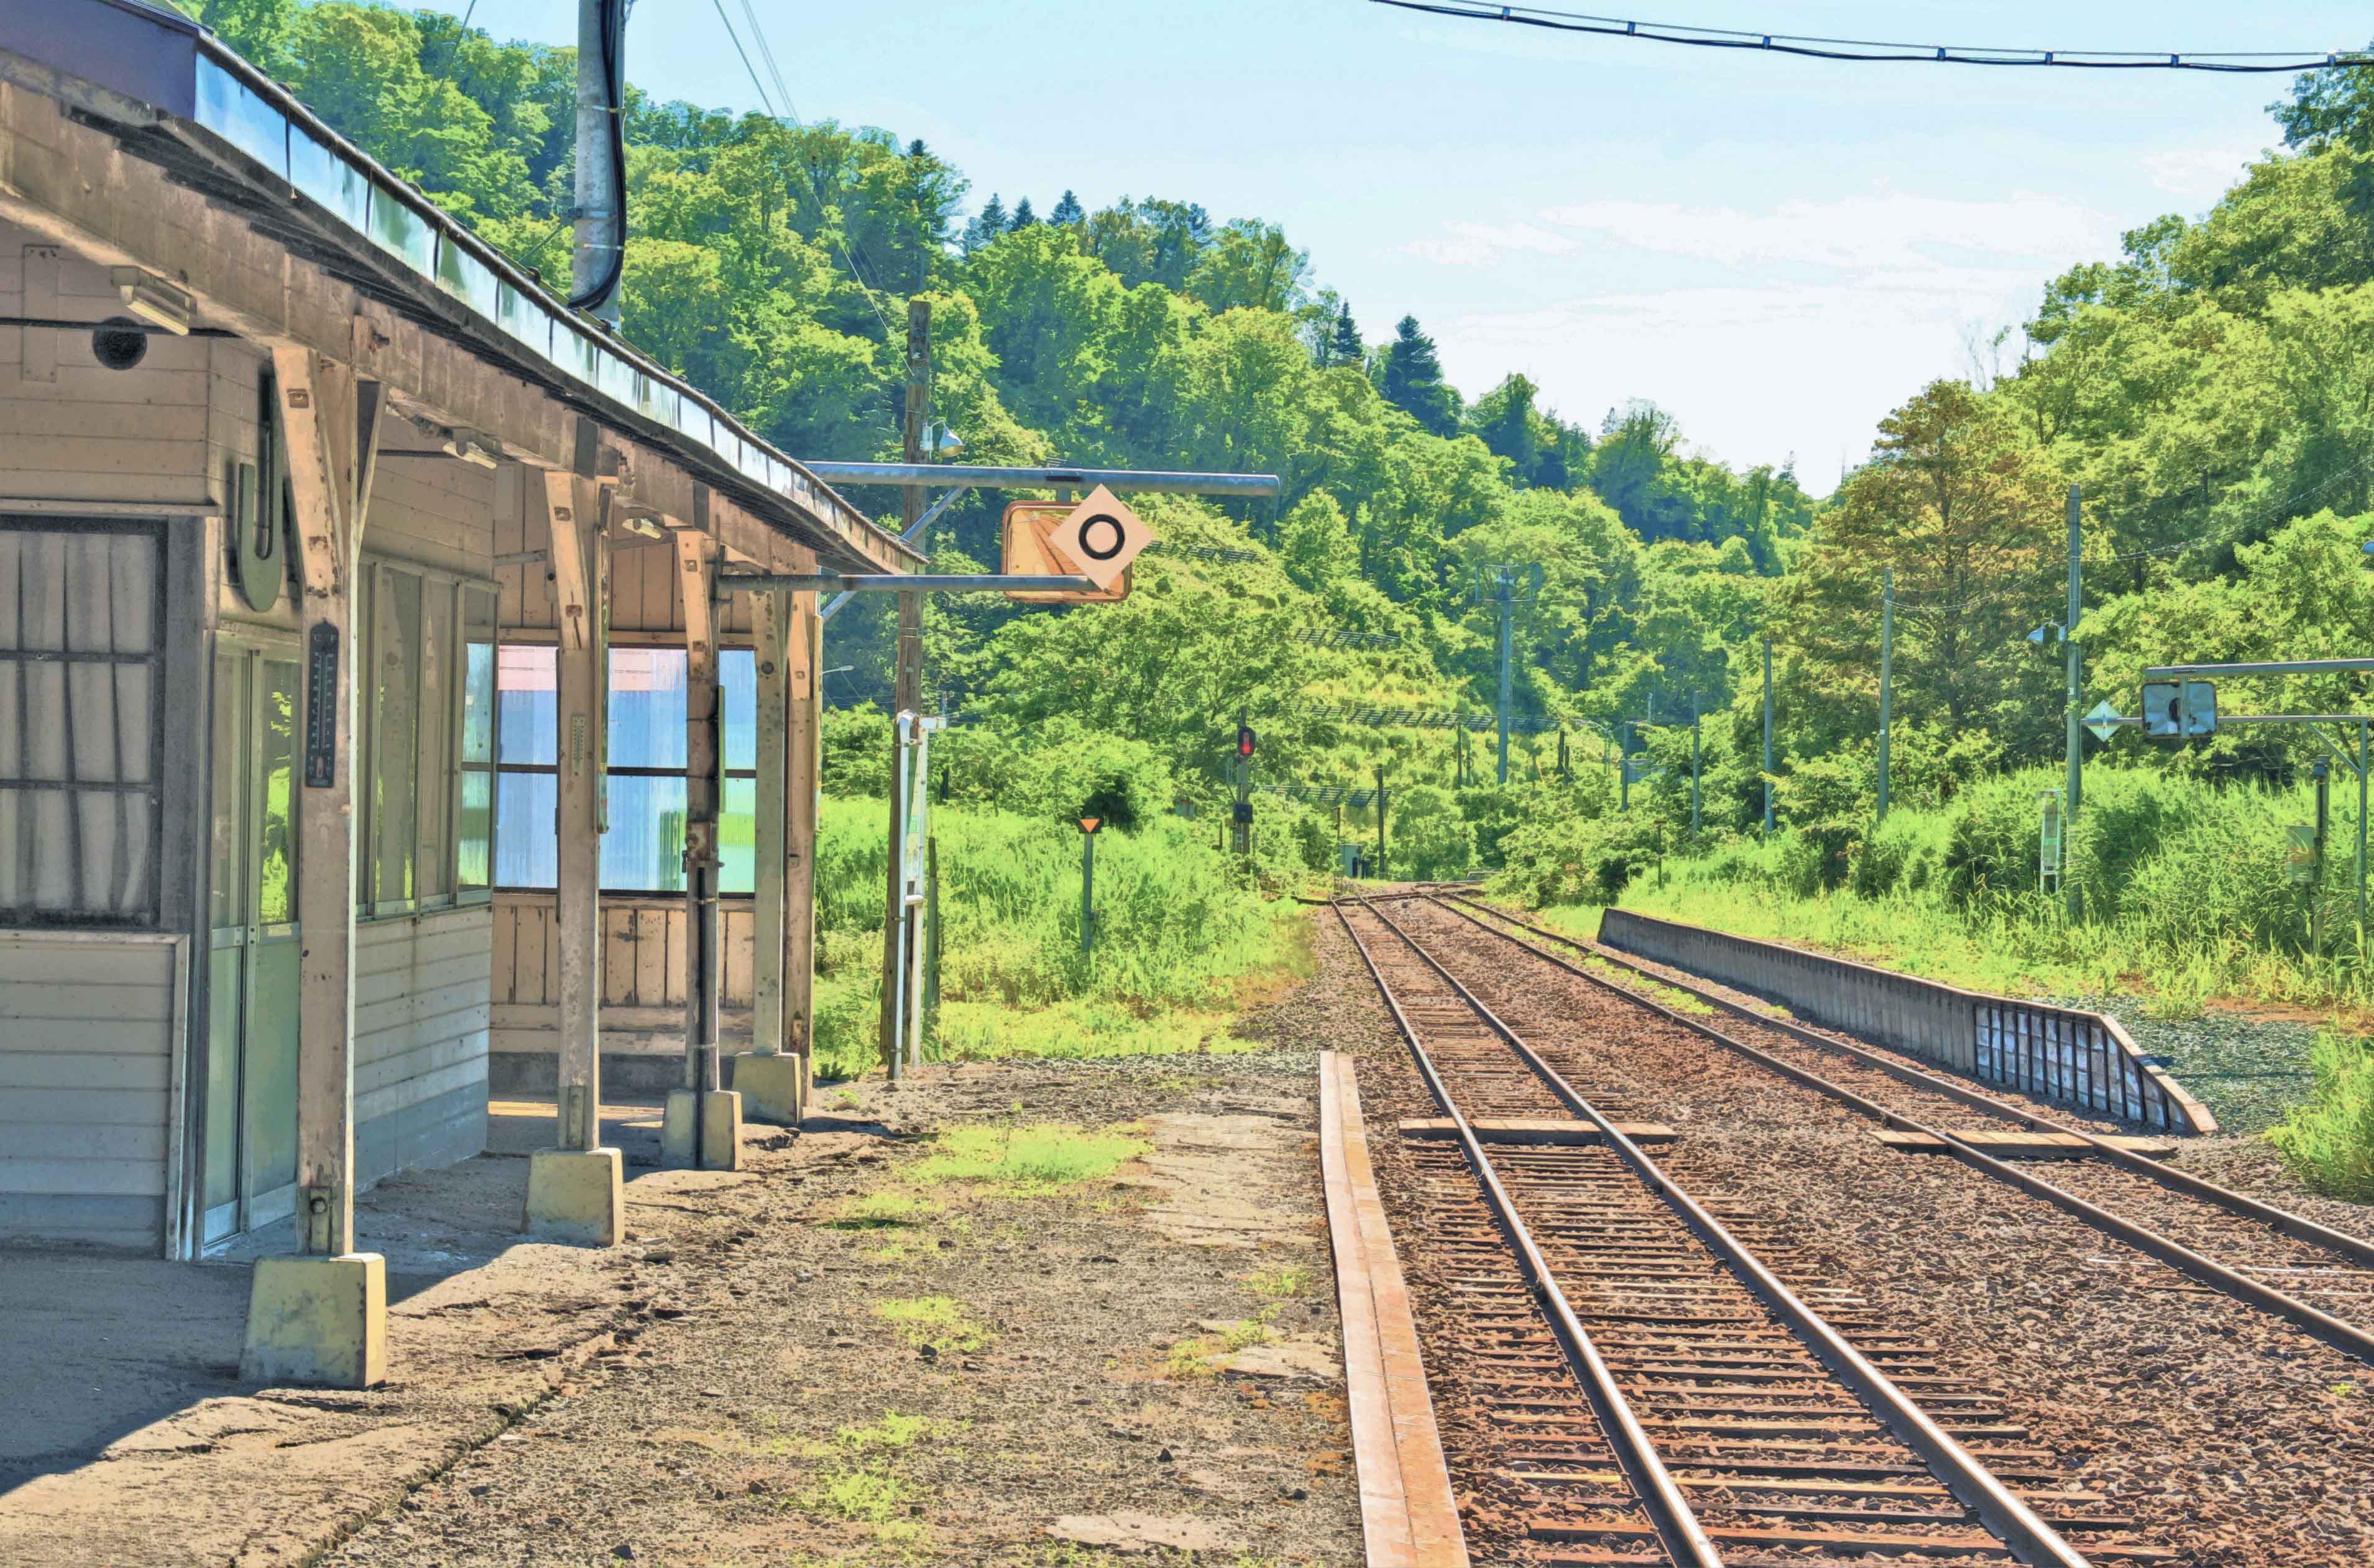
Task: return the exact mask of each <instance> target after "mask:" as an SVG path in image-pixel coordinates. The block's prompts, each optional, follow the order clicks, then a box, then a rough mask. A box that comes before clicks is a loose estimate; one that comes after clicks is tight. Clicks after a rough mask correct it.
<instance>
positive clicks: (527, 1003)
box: [494, 893, 756, 1055]
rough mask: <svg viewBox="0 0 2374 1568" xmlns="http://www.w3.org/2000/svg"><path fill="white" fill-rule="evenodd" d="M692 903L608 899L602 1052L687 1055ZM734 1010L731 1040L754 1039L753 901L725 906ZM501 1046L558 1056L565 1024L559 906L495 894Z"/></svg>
mask: <svg viewBox="0 0 2374 1568" xmlns="http://www.w3.org/2000/svg"><path fill="white" fill-rule="evenodd" d="M685 921H686V914H685V907H684V900H683V899H682V898H680V897H674V896H670V895H658V894H654V895H632V896H630V895H616V896H610V895H605V897H604V898H603V900H602V1046H603V1048H604V1049H605V1050H609V1051H620V1052H628V1053H633V1054H638V1055H668V1054H676V1053H681V1052H682V1051H683V1049H684V942H685V929H686V926H685ZM724 923H725V974H724V992H725V1008H724V1012H723V1027H722V1028H721V1029H720V1031H719V1034H720V1036H721V1043H722V1044H724V1045H728V1046H734V1045H743V1046H746V1045H747V1044H748V1043H749V1040H750V966H751V962H752V955H753V952H754V941H753V939H754V937H755V934H756V927H755V923H754V919H753V917H752V915H751V912H750V907H749V906H748V905H747V904H739V905H737V904H734V903H728V904H727V905H726V907H725V917H724ZM494 946H495V990H494V999H495V1007H494V1021H495V1031H494V1048H495V1049H496V1050H498V1051H550V1050H552V1049H554V1048H555V1045H556V1041H555V1035H556V1032H557V1031H558V1029H559V1027H560V942H559V938H558V934H557V932H556V930H555V927H554V921H553V905H552V900H551V899H549V898H546V897H541V896H539V895H535V894H516V893H499V894H497V895H495V930H494Z"/></svg>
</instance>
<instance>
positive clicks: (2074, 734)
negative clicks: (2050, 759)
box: [2061, 485, 2086, 816]
mask: <svg viewBox="0 0 2374 1568" xmlns="http://www.w3.org/2000/svg"><path fill="white" fill-rule="evenodd" d="M2084 528H2085V521H2084V512H2083V497H2080V495H2079V494H2078V489H2077V486H2074V485H2072V486H2069V624H2068V626H2067V629H2065V630H2064V631H2063V633H2062V634H2061V643H2062V649H2063V653H2064V654H2065V655H2066V656H2067V662H2068V666H2069V713H2068V727H2069V779H2068V786H2067V788H2068V792H2069V814H2070V815H2071V816H2075V815H2076V814H2077V805H2078V800H2077V796H2078V789H2079V786H2080V783H2081V782H2082V775H2083V773H2084V770H2085V769H2084V765H2085V760H2086V753H2085V750H2084V747H2083V745H2082V743H2081V740H2080V737H2082V736H2083V735H2084V733H2085V720H2084V716H2083V715H2081V714H2080V713H2079V712H2078V711H2077V704H2078V702H2079V701H2080V700H2081V698H2080V695H2079V694H2080V691H2081V689H2082V687H2081V682H2082V678H2083V675H2084V671H2085V663H2084V655H2083V653H2082V652H2081V650H2080V649H2078V646H2077V618H2078V617H2079V616H2080V615H2083V614H2085V613H2086V597H2085V591H2084V588H2083V586H2082V584H2081V583H2080V581H2079V578H2078V573H2079V572H2080V571H2081V570H2082V569H2083V564H2082V562H2081V561H2080V559H2079V555H2078V549H2079V544H2080V543H2081V536H2082V534H2083V532H2084Z"/></svg>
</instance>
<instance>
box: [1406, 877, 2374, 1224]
mask: <svg viewBox="0 0 2374 1568" xmlns="http://www.w3.org/2000/svg"><path fill="white" fill-rule="evenodd" d="M1427 896H1428V898H1430V899H1432V900H1433V901H1434V902H1435V903H1437V904H1440V905H1441V906H1442V907H1444V908H1446V909H1450V910H1451V913H1452V914H1454V915H1460V916H1462V917H1463V918H1464V919H1470V920H1475V923H1476V924H1478V925H1481V926H1483V927H1484V929H1485V930H1492V928H1491V927H1490V926H1489V925H1487V924H1485V922H1484V921H1482V920H1479V919H1476V917H1475V916H1474V915H1473V914H1469V913H1468V912H1467V911H1466V910H1463V909H1460V908H1457V907H1454V903H1453V901H1456V903H1458V904H1468V905H1473V906H1474V907H1476V908H1478V909H1481V910H1482V911H1484V913H1485V914H1487V915H1489V916H1491V917H1492V918H1493V919H1496V920H1505V921H1507V922H1508V923H1509V924H1510V925H1512V926H1517V927H1520V928H1522V929H1523V930H1529V931H1531V932H1533V933H1534V935H1535V936H1540V937H1546V938H1548V939H1549V940H1550V941H1552V942H1564V943H1565V944H1567V945H1568V946H1569V947H1572V948H1576V949H1578V950H1580V951H1582V952H1585V953H1589V954H1592V955H1593V956H1595V957H1597V958H1599V959H1600V960H1601V961H1603V962H1604V963H1608V964H1613V965H1616V967H1618V968H1620V969H1628V970H1630V971H1631V972H1632V973H1634V974H1636V975H1639V977H1642V978H1643V979H1647V980H1652V981H1654V982H1655V983H1657V984H1658V985H1661V986H1671V987H1673V988H1674V989H1675V990H1678V991H1685V992H1687V993H1688V994H1689V995H1691V996H1694V997H1697V998H1698V1000H1701V1001H1704V1002H1707V1003H1710V1005H1712V1006H1714V1007H1717V1008H1720V1009H1722V1011H1723V1012H1728V1013H1730V1014H1732V1015H1733V1017H1737V1018H1743V1019H1745V1020H1746V1021H1748V1022H1749V1023H1752V1024H1762V1025H1763V1026H1764V1027H1765V1028H1768V1029H1774V1030H1778V1031H1779V1032H1780V1033H1781V1034H1783V1035H1786V1036H1789V1037H1790V1038H1792V1039H1793V1040H1801V1041H1803V1042H1804V1043H1805V1044H1806V1045H1809V1046H1813V1047H1817V1048H1819V1049H1822V1050H1827V1051H1832V1052H1835V1053H1837V1054H1838V1055H1840V1056H1843V1057H1846V1058H1848V1059H1851V1060H1853V1061H1857V1062H1860V1063H1862V1064H1863V1066H1865V1067H1874V1068H1877V1069H1878V1070H1880V1071H1883V1072H1885V1073H1886V1074H1887V1075H1888V1076H1889V1077H1891V1078H1894V1079H1896V1080H1897V1081H1898V1082H1901V1083H1907V1084H1910V1085H1912V1086H1913V1087H1915V1088H1922V1089H1933V1090H1935V1091H1936V1092H1937V1093H1939V1094H1945V1095H1949V1096H1951V1097H1952V1098H1954V1099H1957V1100H1959V1101H1960V1102H1961V1103H1962V1104H1964V1105H1966V1106H1970V1107H1971V1108H1973V1109H1975V1110H1982V1111H1989V1112H1992V1113H1993V1114H1994V1115H1996V1116H2001V1117H2008V1118H2010V1119H2011V1120H2013V1121H2016V1122H2019V1123H2020V1124H2022V1125H2023V1126H2025V1127H2027V1128H2028V1129H2031V1130H2033V1131H2038V1132H2063V1133H2067V1134H2069V1135H2071V1136H2072V1137H2075V1138H2079V1139H2083V1140H2084V1141H2085V1142H2086V1146H2087V1147H2088V1148H2089V1149H2091V1150H2092V1151H2093V1153H2096V1154H2097V1155H2099V1156H2100V1157H2101V1158H2103V1159H2105V1160H2107V1161H2109V1162H2110V1164H2114V1165H2117V1166H2118V1167H2119V1168H2120V1169H2121V1170H2123V1171H2126V1172H2127V1173H2128V1174H2130V1175H2132V1176H2145V1177H2148V1178H2149V1179H2151V1180H2152V1181H2155V1182H2157V1183H2158V1184H2159V1185H2160V1186H2162V1187H2165V1188H2168V1190H2169V1191H2171V1192H2179V1193H2182V1194H2183V1195H2184V1196H2185V1197H2187V1198H2197V1199H2201V1200H2202V1201H2203V1202H2204V1203H2209V1204H2213V1205H2215V1207H2217V1208H2220V1209H2224V1210H2226V1211H2228V1212H2229V1213H2233V1214H2237V1215H2239V1216H2240V1217H2241V1218H2243V1219H2246V1220H2255V1221H2257V1222H2258V1223H2261V1224H2262V1225H2266V1226H2267V1227H2269V1228H2270V1229H2272V1230H2274V1232H2275V1233H2276V1234H2277V1235H2285V1236H2289V1237H2290V1238H2291V1239H2292V1240H2294V1241H2304V1242H2307V1243H2308V1244H2309V1245H2310V1246H2321V1247H2323V1248H2324V1249H2325V1250H2326V1251H2328V1252H2332V1253H2335V1254H2338V1255H2339V1256H2341V1257H2343V1258H2347V1259H2348V1260H2349V1261H2351V1262H2352V1263H2356V1264H2359V1265H2362V1266H2364V1267H2367V1268H2369V1269H2374V1242H2369V1241H2367V1240H2365V1239H2363V1238H2361V1237H2358V1236H2354V1235H2349V1234H2348V1233H2347V1232H2346V1231H2336V1230H2334V1229H2333V1228H2332V1227H2331V1226H2330V1225H2321V1224H2319V1223H2316V1222H2315V1221H2314V1220H2311V1219H2309V1218H2308V1217H2307V1216H2305V1215H2302V1214H2295V1213H2293V1212H2292V1211H2290V1210H2288V1209H2278V1208H2276V1207H2275V1206H2274V1204H2272V1203H2268V1202H2265V1201H2262V1199H2256V1198H2252V1197H2251V1195H2250V1194H2248V1193H2244V1192H2236V1191H2235V1190H2234V1189H2233V1188H2227V1187H2220V1186H2218V1185H2217V1184H2216V1183H2215V1182H2214V1181H2209V1180H2206V1179H2204V1178H2203V1177H2201V1176H2194V1175H2193V1174H2192V1172H2191V1171H2180V1170H2177V1169H2174V1168H2172V1167H2170V1166H2168V1165H2166V1164H2161V1163H2160V1162H2159V1161H2157V1160H2154V1159H2148V1158H2146V1157H2145V1156H2144V1155H2142V1154H2138V1153H2135V1152H2134V1151H2133V1150H2132V1149H2121V1147H2119V1146H2118V1145H2117V1144H2115V1143H2113V1142H2111V1141H2109V1140H2108V1139H2106V1138H2104V1137H2102V1136H2101V1135H2100V1134H2098V1133H2097V1132H2095V1131H2093V1130H2092V1129H2090V1128H2085V1127H2073V1126H2070V1125H2069V1124H2067V1123H2065V1122H2060V1121H2055V1120H2054V1119H2052V1118H2051V1117H2047V1116H2044V1115H2041V1114H2039V1112H2038V1111H2036V1110H2035V1109H2034V1108H2033V1107H2031V1106H2016V1105H2013V1104H2012V1103H2011V1102H2010V1101H2008V1100H1999V1099H1997V1098H1995V1097H1994V1096H1993V1095H1992V1094H1988V1093H1986V1092H1985V1091H1984V1090H1981V1089H1974V1088H1972V1087H1971V1086H1970V1085H1969V1084H1967V1083H1959V1082H1955V1081H1954V1080H1953V1079H1950V1078H1945V1077H1941V1076H1939V1075H1938V1074H1936V1073H1933V1072H1924V1071H1922V1070H1921V1069H1919V1068H1917V1067H1910V1066H1907V1065H1906V1064H1905V1063H1903V1062H1900V1061H1891V1060H1890V1059H1887V1058H1886V1057H1884V1056H1880V1055H1878V1054H1877V1053H1875V1052H1873V1051H1868V1050H1865V1049H1863V1047H1860V1046H1856V1045H1853V1044H1851V1043H1850V1042H1848V1041H1845V1040H1835V1039H1831V1038H1829V1037H1828V1036H1825V1035H1820V1034H1816V1032H1815V1031H1813V1030H1811V1029H1808V1028H1806V1027H1805V1026H1804V1024H1798V1023H1795V1022H1793V1021H1792V1020H1790V1019H1785V1018H1772V1017H1768V1016H1767V1015H1765V1014H1764V1013H1761V1012H1757V1011H1756V1010H1755V1009H1754V1008H1751V1007H1743V1006H1741V1005H1740V1004H1739V1003H1738V1002H1735V1001H1733V1000H1731V999H1730V998H1729V997H1725V996H1721V995H1718V994H1717V993H1715V992H1713V991H1711V990H1708V989H1703V988H1701V987H1698V986H1695V985H1691V984H1689V983H1688V982H1686V981H1682V980H1675V979H1672V978H1670V977H1666V976H1663V975H1660V974H1658V973H1657V972H1656V971H1655V970H1653V969H1651V968H1649V967H1648V966H1647V965H1643V964H1640V963H1638V962H1636V961H1635V960H1633V959H1630V958H1627V957H1625V956H1624V955H1623V954H1619V953H1614V952H1610V951H1609V950H1608V949H1606V948H1604V947H1603V946H1601V945H1600V944H1599V943H1597V942H1584V941H1581V939H1579V938H1576V937H1570V936H1568V935H1566V934H1565V933H1564V932H1561V931H1554V930H1549V929H1548V928H1546V927H1544V926H1537V925H1535V924H1534V923H1533V922H1532V921H1530V920H1526V919H1521V918H1520V917H1518V916H1515V915H1511V914H1510V913H1508V912H1507V911H1506V910H1504V909H1501V908H1498V907H1496V906H1494V905H1490V904H1487V903H1485V902H1484V901H1483V900H1482V899H1480V898H1473V897H1469V896H1467V895H1464V894H1456V893H1454V894H1452V895H1451V896H1450V898H1448V899H1446V898H1444V897H1442V896H1441V895H1436V894H1428V895H1427ZM1494 934H1495V935H1498V936H1506V935H1507V933H1506V932H1499V931H1496V932H1494ZM1511 940H1513V939H1511ZM1519 945H1521V946H1523V945H1527V944H1524V943H1520V944H1519ZM1536 951H1538V950H1536ZM1542 956H1544V957H1545V958H1547V957H1550V956H1551V955H1550V954H1542Z"/></svg>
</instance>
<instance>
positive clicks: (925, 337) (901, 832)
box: [880, 299, 932, 1078]
mask: <svg viewBox="0 0 2374 1568" xmlns="http://www.w3.org/2000/svg"><path fill="white" fill-rule="evenodd" d="M931 384H932V306H931V302H930V301H929V300H926V299H911V300H909V301H908V302H907V406H906V419H905V430H904V434H905V443H904V452H905V459H906V461H907V462H923V418H924V415H925V413H926V411H927V409H928V405H929V400H930V395H931ZM922 516H923V487H922V486H916V485H907V486H900V487H899V521H900V524H901V526H900V528H899V532H902V533H903V532H906V531H907V530H908V529H910V528H912V527H914V526H915V520H916V519H918V518H920V517H922ZM891 689H892V698H891V703H890V711H891V712H892V714H894V715H896V714H900V713H912V714H915V715H917V716H918V717H921V715H922V713H923V595H922V594H921V593H901V594H899V642H898V648H897V653H896V673H895V676H894V679H893V682H892V688H891ZM890 746H891V757H890V766H891V772H892V777H893V778H894V779H895V778H896V777H897V772H898V769H899V767H900V766H903V764H904V759H903V758H902V757H900V756H899V742H898V739H897V737H896V735H895V733H894V735H893V737H892V739H891V743H890ZM905 830H906V824H905V821H904V820H903V817H902V814H901V813H900V810H899V791H898V790H897V788H896V787H895V786H894V787H893V788H892V790H890V854H889V860H888V872H887V892H886V894H885V895H884V898H883V906H882V908H883V917H882V1021H881V1036H880V1037H881V1044H882V1064H883V1066H884V1068H885V1069H886V1070H887V1071H888V1072H889V1074H890V1076H891V1077H893V1078H896V1077H898V1076H899V1074H900V1073H901V1071H903V1069H904V1063H903V1061H902V1059H901V1057H902V1053H901V1050H900V1042H899V988H900V987H901V986H903V985H904V984H905V983H906V977H905V975H904V974H903V973H901V972H900V968H899V925H900V923H901V922H902V921H904V920H905V919H906V903H905V897H904V889H903V887H902V886H901V879H900V875H899V872H900V869H901V867H902V866H903V864H904V854H903V851H904V849H905V847H906V846H905Z"/></svg>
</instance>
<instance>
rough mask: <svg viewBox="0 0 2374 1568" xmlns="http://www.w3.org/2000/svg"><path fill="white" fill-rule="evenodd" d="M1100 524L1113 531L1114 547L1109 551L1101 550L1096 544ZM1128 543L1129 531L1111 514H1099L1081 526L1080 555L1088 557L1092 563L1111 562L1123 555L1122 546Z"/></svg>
mask: <svg viewBox="0 0 2374 1568" xmlns="http://www.w3.org/2000/svg"><path fill="white" fill-rule="evenodd" d="M1099 523H1102V524H1104V525H1105V526H1106V527H1107V528H1110V529H1111V530H1112V545H1111V548H1109V549H1099V547H1098V546H1097V544H1096V543H1095V540H1094V530H1095V529H1096V526H1097V524H1099ZM1128 543H1129V533H1128V531H1127V530H1125V529H1123V528H1122V525H1121V519H1119V518H1117V517H1115V516H1113V515H1112V514H1111V512H1099V513H1097V515H1096V516H1094V517H1092V518H1090V519H1088V521H1086V522H1084V523H1082V524H1080V554H1082V555H1084V556H1087V557H1088V559H1090V560H1092V561H1110V560H1111V559H1112V558H1113V557H1114V556H1118V555H1120V554H1121V552H1122V545H1124V544H1128Z"/></svg>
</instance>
